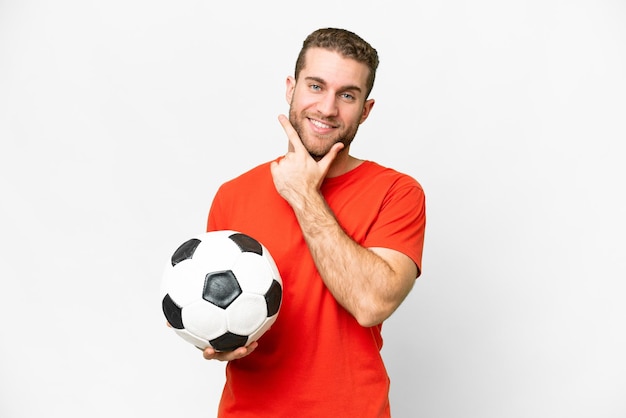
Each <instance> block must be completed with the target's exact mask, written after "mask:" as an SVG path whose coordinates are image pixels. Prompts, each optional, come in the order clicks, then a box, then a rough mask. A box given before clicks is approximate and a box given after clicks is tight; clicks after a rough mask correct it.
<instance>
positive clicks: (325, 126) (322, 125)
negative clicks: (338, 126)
mask: <svg viewBox="0 0 626 418" xmlns="http://www.w3.org/2000/svg"><path fill="white" fill-rule="evenodd" d="M309 121H310V122H311V124H313V125H314V126H315V127H317V128H319V129H333V128H334V126H332V125H328V124H325V123H323V122H320V121H319V120H315V119H311V118H309Z"/></svg>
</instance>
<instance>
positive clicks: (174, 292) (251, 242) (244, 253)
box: [161, 230, 283, 351]
mask: <svg viewBox="0 0 626 418" xmlns="http://www.w3.org/2000/svg"><path fill="white" fill-rule="evenodd" d="M282 293H283V290H282V280H281V278H280V274H279V272H278V268H277V267H276V264H275V262H274V260H273V259H272V256H271V255H270V253H269V251H268V250H267V248H265V247H264V246H263V245H262V244H261V243H260V242H259V241H257V240H255V239H254V238H252V237H250V236H248V235H246V234H242V233H240V232H237V231H226V230H221V231H212V232H206V233H204V234H201V235H198V236H197V237H195V238H192V239H190V240H188V241H186V242H184V243H183V244H182V245H181V246H180V247H178V249H177V250H176V251H174V254H173V255H172V257H171V260H170V261H169V262H168V263H167V266H166V268H165V272H164V274H163V279H162V285H161V301H162V302H161V304H162V307H163V313H164V314H165V318H166V319H167V321H168V322H169V324H170V325H171V326H172V328H173V329H174V331H175V332H176V333H177V334H178V335H179V336H180V337H182V338H183V339H184V340H186V341H188V342H190V343H191V344H193V345H195V346H196V347H198V348H200V349H204V348H207V347H209V346H210V347H213V348H214V349H215V350H217V351H232V350H234V349H236V348H238V347H242V346H246V345H248V344H250V343H252V342H253V341H256V340H257V339H259V338H260V337H261V336H262V335H263V334H264V333H265V332H266V331H267V330H268V329H269V328H270V327H271V326H272V324H273V323H274V322H275V321H276V317H277V316H278V312H279V310H280V305H281V301H282Z"/></svg>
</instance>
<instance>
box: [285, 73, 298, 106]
mask: <svg viewBox="0 0 626 418" xmlns="http://www.w3.org/2000/svg"><path fill="white" fill-rule="evenodd" d="M285 85H286V92H285V99H287V104H289V105H291V100H292V99H293V92H294V90H295V89H296V79H295V78H293V77H292V76H289V77H287V80H286V81H285Z"/></svg>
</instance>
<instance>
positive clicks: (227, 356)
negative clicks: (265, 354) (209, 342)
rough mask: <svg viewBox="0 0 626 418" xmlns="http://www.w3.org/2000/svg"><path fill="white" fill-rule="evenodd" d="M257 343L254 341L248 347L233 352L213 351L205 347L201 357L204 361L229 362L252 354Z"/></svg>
mask: <svg viewBox="0 0 626 418" xmlns="http://www.w3.org/2000/svg"><path fill="white" fill-rule="evenodd" d="M258 345H259V343H257V342H256V341H255V342H253V343H251V344H250V345H248V346H247V347H239V348H237V349H236V350H233V351H224V352H220V351H215V349H213V348H212V347H207V348H205V349H204V350H203V351H202V356H203V357H204V358H205V359H206V360H219V361H231V360H237V359H240V358H242V357H245V356H247V355H248V354H250V353H252V352H253V351H254V350H255V349H256V348H257V347H258Z"/></svg>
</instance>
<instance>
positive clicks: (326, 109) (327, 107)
mask: <svg viewBox="0 0 626 418" xmlns="http://www.w3.org/2000/svg"><path fill="white" fill-rule="evenodd" d="M317 110H318V111H319V112H320V113H321V114H322V115H323V116H327V117H332V116H337V110H338V108H337V98H336V97H335V95H334V94H330V93H329V94H324V95H323V96H322V97H321V98H320V100H319V102H318V103H317Z"/></svg>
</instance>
